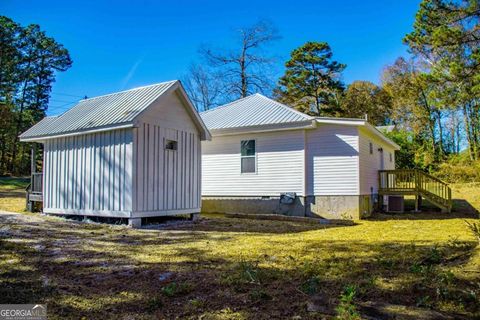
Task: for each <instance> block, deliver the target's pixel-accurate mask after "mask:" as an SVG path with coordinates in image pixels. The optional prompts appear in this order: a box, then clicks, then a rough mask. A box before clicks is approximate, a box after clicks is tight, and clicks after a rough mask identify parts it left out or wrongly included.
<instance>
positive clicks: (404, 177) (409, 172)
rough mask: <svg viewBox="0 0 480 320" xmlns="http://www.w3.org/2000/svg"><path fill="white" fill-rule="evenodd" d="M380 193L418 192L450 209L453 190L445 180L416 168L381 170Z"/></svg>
mask: <svg viewBox="0 0 480 320" xmlns="http://www.w3.org/2000/svg"><path fill="white" fill-rule="evenodd" d="M379 193H380V194H417V195H421V196H423V197H425V198H427V200H430V201H432V202H434V204H436V205H439V206H441V207H444V208H446V209H448V210H450V209H451V207H452V190H451V189H450V187H449V186H448V184H446V183H445V182H443V181H441V180H440V179H437V178H435V177H433V176H431V175H429V174H427V173H425V172H423V171H420V170H416V169H398V170H380V171H379Z"/></svg>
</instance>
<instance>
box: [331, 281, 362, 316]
mask: <svg viewBox="0 0 480 320" xmlns="http://www.w3.org/2000/svg"><path fill="white" fill-rule="evenodd" d="M356 294H357V287H356V286H355V285H348V286H346V287H345V289H344V290H343V293H342V294H341V295H340V303H339V305H338V306H337V308H336V309H335V310H336V311H337V316H336V317H335V319H338V320H360V319H361V317H360V314H359V313H358V311H357V308H356V307H355V303H354V301H355V295H356Z"/></svg>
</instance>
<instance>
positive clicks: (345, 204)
mask: <svg viewBox="0 0 480 320" xmlns="http://www.w3.org/2000/svg"><path fill="white" fill-rule="evenodd" d="M279 200H280V198H279V197H203V198H202V212H206V213H243V214H253V215H254V214H280V215H286V216H297V217H317V218H324V219H343V220H358V219H361V218H364V217H368V216H369V215H370V214H371V213H372V211H373V202H374V201H372V196H371V195H354V196H352V195H343V196H342V195H340V196H338V195H335V196H307V197H297V198H296V199H295V202H294V203H293V204H281V203H280V201H279Z"/></svg>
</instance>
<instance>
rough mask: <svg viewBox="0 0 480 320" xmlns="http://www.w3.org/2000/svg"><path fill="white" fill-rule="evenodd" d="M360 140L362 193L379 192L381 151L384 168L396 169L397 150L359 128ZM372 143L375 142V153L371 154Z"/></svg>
mask: <svg viewBox="0 0 480 320" xmlns="http://www.w3.org/2000/svg"><path fill="white" fill-rule="evenodd" d="M359 142H360V161H359V164H360V193H361V194H363V195H369V194H371V193H372V191H373V193H374V194H376V193H377V192H378V170H380V169H381V160H380V157H381V152H380V151H379V150H378V149H380V148H382V149H383V169H385V170H393V169H395V150H394V149H393V148H392V147H391V146H389V145H388V144H386V143H385V142H383V141H382V140H380V139H378V138H377V137H375V136H373V135H371V134H369V133H368V132H365V131H364V130H359ZM370 143H372V144H373V154H370ZM390 154H392V161H390Z"/></svg>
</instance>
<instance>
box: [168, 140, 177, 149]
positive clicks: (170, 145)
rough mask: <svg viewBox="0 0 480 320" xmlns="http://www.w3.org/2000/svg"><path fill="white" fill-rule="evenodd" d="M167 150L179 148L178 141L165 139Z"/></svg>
mask: <svg viewBox="0 0 480 320" xmlns="http://www.w3.org/2000/svg"><path fill="white" fill-rule="evenodd" d="M165 150H177V141H175V140H165Z"/></svg>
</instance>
